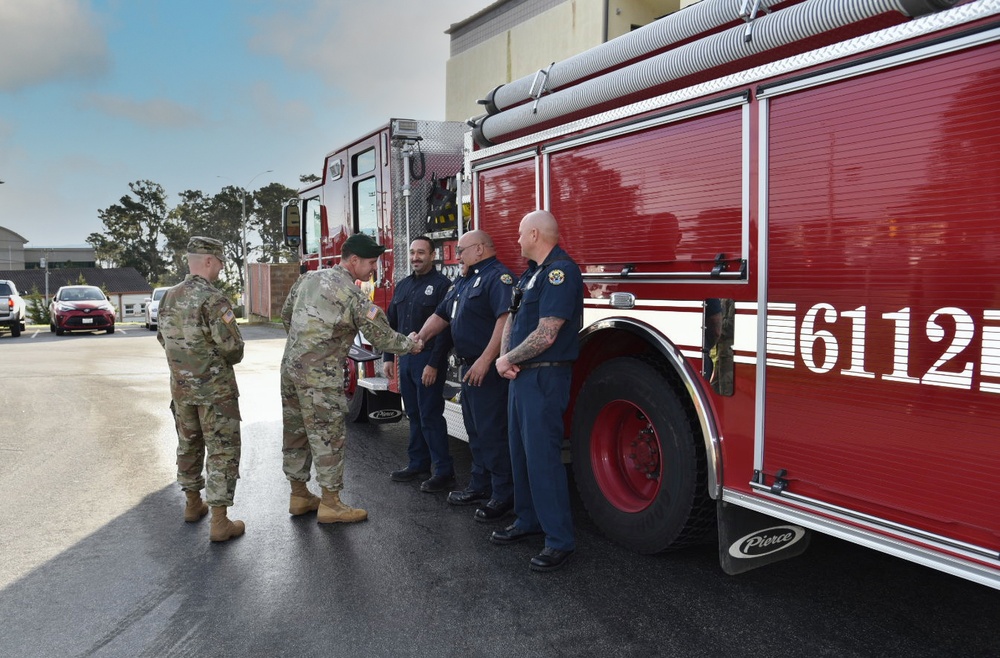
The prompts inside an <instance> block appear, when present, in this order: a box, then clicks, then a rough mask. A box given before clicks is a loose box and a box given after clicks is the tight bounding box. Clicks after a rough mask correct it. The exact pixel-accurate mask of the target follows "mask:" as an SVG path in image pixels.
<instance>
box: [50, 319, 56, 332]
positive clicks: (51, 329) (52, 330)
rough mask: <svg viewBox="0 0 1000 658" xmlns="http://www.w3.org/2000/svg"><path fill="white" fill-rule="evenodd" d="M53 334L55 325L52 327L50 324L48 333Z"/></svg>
mask: <svg viewBox="0 0 1000 658" xmlns="http://www.w3.org/2000/svg"><path fill="white" fill-rule="evenodd" d="M55 332H56V325H54V324H53V323H51V322H50V323H49V333H53V334H54V333H55Z"/></svg>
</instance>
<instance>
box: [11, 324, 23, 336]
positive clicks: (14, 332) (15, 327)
mask: <svg viewBox="0 0 1000 658" xmlns="http://www.w3.org/2000/svg"><path fill="white" fill-rule="evenodd" d="M10 335H11V337H13V338H17V337H18V336H20V335H21V323H20V322H14V324H12V325H10Z"/></svg>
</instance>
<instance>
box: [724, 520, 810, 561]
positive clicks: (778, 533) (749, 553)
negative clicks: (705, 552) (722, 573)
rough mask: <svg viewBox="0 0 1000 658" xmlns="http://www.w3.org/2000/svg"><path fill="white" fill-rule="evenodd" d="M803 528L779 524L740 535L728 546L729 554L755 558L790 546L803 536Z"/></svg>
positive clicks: (737, 556)
mask: <svg viewBox="0 0 1000 658" xmlns="http://www.w3.org/2000/svg"><path fill="white" fill-rule="evenodd" d="M805 534H806V531H805V529H804V528H800V527H799V526H794V525H779V526H774V527H773V528H764V529H763V530H757V531H755V532H751V533H750V534H749V535H744V536H743V537H740V538H739V539H737V540H736V541H735V542H733V543H732V545H731V546H730V547H729V554H730V555H732V556H733V557H735V558H743V559H747V558H755V557H762V556H764V555H770V554H771V553H777V552H778V551H780V550H783V549H786V548H788V547H789V546H792V545H793V544H795V543H796V542H798V541H799V540H800V539H802V538H803V537H805Z"/></svg>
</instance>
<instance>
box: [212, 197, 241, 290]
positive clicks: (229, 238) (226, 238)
mask: <svg viewBox="0 0 1000 658" xmlns="http://www.w3.org/2000/svg"><path fill="white" fill-rule="evenodd" d="M243 194H244V191H243V188H240V187H236V186H234V185H227V186H226V187H224V188H222V189H221V190H220V191H219V193H218V194H216V195H215V196H213V197H212V202H211V204H210V206H209V211H208V216H207V219H208V224H209V226H210V228H211V230H206V232H205V233H204V235H207V236H208V237H211V238H215V239H216V240H221V241H222V243H223V245H224V247H223V249H224V251H225V254H226V266H225V270H224V271H225V273H226V275H225V278H226V281H235V282H238V284H239V285H238V286H237V289H238V290H240V291H242V290H243V285H244V282H243V273H244V271H245V269H244V267H243ZM246 203H247V215H248V216H249V215H250V213H251V211H252V205H251V204H252V203H253V198H252V197H251V195H249V194H247V198H246ZM247 240H248V241H249V236H247ZM247 249H248V250H249V245H247ZM247 253H249V251H248V252H247Z"/></svg>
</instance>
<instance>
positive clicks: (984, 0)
mask: <svg viewBox="0 0 1000 658" xmlns="http://www.w3.org/2000/svg"><path fill="white" fill-rule="evenodd" d="M995 14H1000V0H980V1H979V2H976V3H973V4H970V5H961V6H958V7H955V8H953V9H949V10H946V11H942V12H939V13H936V14H929V15H927V16H923V17H921V18H916V19H914V20H912V21H909V22H906V23H902V24H900V25H896V26H893V27H890V28H886V29H884V30H880V31H878V32H872V33H871V34H866V35H863V36H861V37H857V38H855V39H850V40H848V41H843V42H841V43H837V44H833V45H832V46H826V47H824V48H819V49H817V50H812V51H810V52H807V53H802V54H801V55H795V56H793V57H788V58H786V59H782V60H778V61H777V62H771V63H770V64H765V65H763V66H758V67H756V68H752V69H747V70H746V71H741V72H739V73H734V74H732V75H727V76H724V77H721V78H717V79H715V80H711V81H709V82H704V83H701V84H698V85H694V86H692V87H687V88H685V89H679V90H677V91H673V92H670V93H667V94H662V95H660V96H654V97H653V98H648V99H646V100H643V101H638V102H636V103H632V104H630V105H624V106H622V107H617V108H615V109H613V110H608V111H607V112H601V113H600V114H595V115H592V116H589V117H585V118H583V119H578V120H577V121H571V122H568V123H564V124H560V125H558V126H555V127H553V128H549V129H547V130H540V131H538V132H536V133H532V134H530V135H525V136H524V137H519V138H517V139H514V140H511V141H509V142H504V143H502V144H497V145H496V146H488V147H486V148H483V149H481V150H479V151H476V152H475V153H473V154H472V155H471V156H470V157H471V159H472V160H480V159H483V158H488V157H491V156H495V155H497V154H499V153H505V152H507V151H510V150H513V149H518V148H524V147H526V146H530V145H532V144H535V143H537V142H544V141H548V140H551V139H555V138H557V137H561V136H563V135H568V134H570V133H574V132H578V131H581V130H586V129H587V128H593V127H596V126H599V125H601V124H604V123H608V122H610V121H617V120H620V119H625V118H628V117H631V116H636V115H639V114H644V113H646V112H651V111H654V110H658V109H661V108H664V107H669V106H671V105H676V104H678V103H683V102H686V101H692V100H695V99H697V98H701V97H704V96H710V95H712V94H716V93H720V92H723V91H726V90H729V89H733V88H739V87H744V86H749V85H753V84H755V83H757V82H760V81H762V80H766V79H768V78H773V77H777V76H779V75H784V74H787V73H793V72H795V71H798V70H802V69H805V68H808V67H812V66H817V65H820V64H824V63H827V62H832V61H834V60H837V59H841V58H843V57H848V56H851V55H857V54H860V53H864V52H867V51H870V50H873V49H875V48H882V47H885V46H891V45H893V44H896V43H901V42H903V41H906V40H908V39H913V38H915V37H919V36H923V35H926V34H931V33H933V32H937V31H939V30H944V29H947V28H951V27H957V26H961V25H964V24H966V23H970V22H972V21H975V20H979V19H981V18H986V17H989V16H992V15H995Z"/></svg>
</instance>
